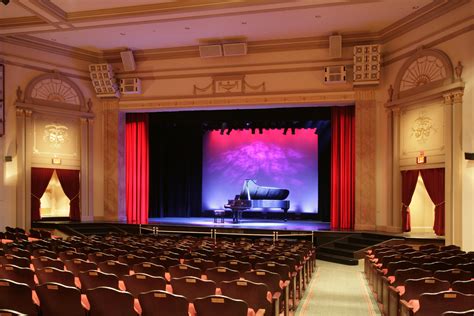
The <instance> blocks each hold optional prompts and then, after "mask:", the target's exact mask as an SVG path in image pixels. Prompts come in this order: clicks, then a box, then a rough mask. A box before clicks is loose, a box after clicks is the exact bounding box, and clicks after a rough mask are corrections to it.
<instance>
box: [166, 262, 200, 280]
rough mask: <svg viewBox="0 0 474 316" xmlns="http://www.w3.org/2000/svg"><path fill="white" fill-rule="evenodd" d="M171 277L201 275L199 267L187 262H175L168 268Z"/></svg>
mask: <svg viewBox="0 0 474 316" xmlns="http://www.w3.org/2000/svg"><path fill="white" fill-rule="evenodd" d="M168 270H169V272H170V275H171V277H172V278H182V277H185V276H193V277H196V278H200V277H201V269H199V268H196V267H192V266H190V265H187V264H177V265H174V266H171V267H169V268H168Z"/></svg>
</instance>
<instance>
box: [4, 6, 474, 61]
mask: <svg viewBox="0 0 474 316" xmlns="http://www.w3.org/2000/svg"><path fill="white" fill-rule="evenodd" d="M468 3H469V0H450V1H433V2H432V3H431V4H429V5H427V6H424V7H423V8H421V9H419V10H417V11H415V12H414V13H412V14H410V15H408V16H407V17H404V18H402V19H400V20H399V21H396V22H395V23H393V24H391V25H389V26H388V27H386V28H384V29H382V30H380V31H378V32H373V33H357V34H350V33H348V34H347V33H346V34H342V35H343V39H344V40H343V47H351V46H354V45H366V44H373V43H375V42H379V43H386V42H388V41H391V40H393V39H395V38H397V37H399V36H402V35H404V34H406V33H407V32H410V31H412V30H414V29H416V28H417V27H420V26H422V25H424V24H426V23H429V22H430V21H432V20H433V19H434V18H437V17H439V16H442V15H444V14H447V13H449V12H450V11H452V10H454V9H456V8H458V7H461V6H463V5H466V4H468ZM163 4H165V5H167V6H169V4H168V3H161V4H156V5H163ZM244 5H248V3H247V4H244ZM335 5H338V4H335ZM152 6H153V5H146V6H131V7H122V8H120V10H119V9H106V10H96V11H81V12H77V13H68V14H67V22H68V23H75V22H78V21H93V20H94V19H95V20H100V21H103V20H104V18H107V16H108V17H111V18H114V14H116V15H118V16H120V17H121V18H123V16H125V17H126V16H127V14H128V15H130V16H135V15H136V14H139V15H150V14H153V10H156V8H155V9H153V7H152ZM323 6H324V5H323ZM326 6H327V5H326ZM309 7H321V5H310V6H309ZM299 8H301V6H300V7H298V6H295V7H294V9H299ZM289 9H293V8H288V7H286V8H285V10H289ZM114 10H115V11H116V12H115V13H114ZM124 10H125V11H124ZM150 10H151V11H150ZM276 10H281V9H276ZM251 12H252V11H251ZM75 14H76V15H75ZM230 14H233V15H235V14H238V13H237V12H235V13H230ZM118 16H115V17H118ZM178 19H179V18H178ZM146 22H150V21H146ZM151 22H153V21H151ZM155 22H156V21H155ZM63 24H64V23H62V24H58V25H63ZM89 24H90V23H89ZM48 25H49V24H48V23H46V22H43V21H41V19H39V18H38V17H21V18H11V19H1V20H0V26H1V27H2V28H3V29H4V30H5V29H8V28H10V29H12V32H11V33H10V34H13V33H15V32H14V28H16V27H22V28H23V29H24V28H27V27H41V26H48ZM58 25H56V24H54V27H55V28H56V27H57V26H58ZM64 25H67V23H66V24H64ZM71 25H72V24H71ZM106 25H107V26H113V24H106ZM116 25H123V22H121V23H119V24H116ZM103 26H104V25H102V24H101V27H103ZM94 27H96V26H94V25H92V26H87V27H78V26H77V25H75V26H74V25H73V28H74V29H85V28H94ZM52 31H53V30H52ZM57 31H61V29H58V30H57ZM36 32H45V30H44V28H42V29H38V30H37V31H36ZM27 33H28V34H33V33H35V30H28V32H27ZM4 34H5V33H4ZM0 41H5V42H10V43H14V44H17V45H20V46H24V47H30V48H36V49H40V50H44V51H48V52H52V53H55V54H62V55H65V56H68V57H73V58H77V59H81V60H87V61H90V62H94V63H99V62H104V59H105V60H106V61H107V62H109V63H114V62H120V51H118V50H109V51H107V50H105V51H103V52H101V53H98V52H94V51H89V50H84V49H77V48H74V47H71V46H68V45H63V44H58V43H54V42H52V41H47V40H42V39H39V38H35V37H33V36H27V35H23V34H21V35H18V36H12V35H9V36H4V37H2V38H0ZM327 47H329V41H328V38H327V36H321V37H318V38H314V37H313V38H296V39H290V40H288V39H285V40H273V41H260V42H250V43H248V52H249V54H254V53H264V52H274V51H288V50H300V49H315V48H327ZM134 54H135V59H136V60H137V61H142V60H150V59H166V58H189V57H198V56H199V49H198V46H188V47H175V48H166V49H158V50H157V49H153V50H141V51H140V50H138V51H135V53H134Z"/></svg>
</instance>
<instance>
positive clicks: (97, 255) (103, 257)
mask: <svg viewBox="0 0 474 316" xmlns="http://www.w3.org/2000/svg"><path fill="white" fill-rule="evenodd" d="M87 259H89V261H91V262H94V263H96V264H99V263H100V262H103V261H107V260H116V259H117V258H116V257H115V256H114V255H112V254H108V253H105V252H100V251H99V252H93V253H90V254H88V255H87Z"/></svg>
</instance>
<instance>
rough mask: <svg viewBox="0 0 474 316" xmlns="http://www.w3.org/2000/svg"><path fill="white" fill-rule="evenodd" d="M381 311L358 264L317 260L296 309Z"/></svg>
mask: <svg viewBox="0 0 474 316" xmlns="http://www.w3.org/2000/svg"><path fill="white" fill-rule="evenodd" d="M319 315H324V316H330V315H331V316H332V315H334V316H345V315H347V316H359V315H360V316H375V315H381V313H380V311H379V309H378V307H377V303H376V301H375V299H374V298H373V296H372V294H371V293H370V289H369V287H368V284H367V282H366V280H365V276H364V263H363V260H360V261H359V265H358V266H346V265H342V264H337V263H331V262H326V261H321V260H318V261H317V271H316V274H315V275H314V277H313V279H312V281H311V283H310V285H309V287H308V290H307V291H306V294H305V296H304V297H303V299H302V301H301V303H300V304H299V306H298V309H297V311H296V316H319Z"/></svg>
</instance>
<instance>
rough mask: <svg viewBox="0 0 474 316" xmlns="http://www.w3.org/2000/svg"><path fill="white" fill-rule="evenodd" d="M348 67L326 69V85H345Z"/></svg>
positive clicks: (328, 67) (329, 67)
mask: <svg viewBox="0 0 474 316" xmlns="http://www.w3.org/2000/svg"><path fill="white" fill-rule="evenodd" d="M345 82H346V66H327V67H324V83H345Z"/></svg>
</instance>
